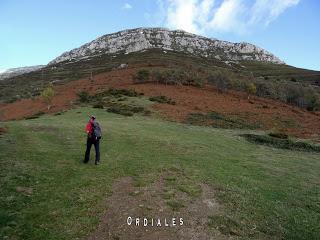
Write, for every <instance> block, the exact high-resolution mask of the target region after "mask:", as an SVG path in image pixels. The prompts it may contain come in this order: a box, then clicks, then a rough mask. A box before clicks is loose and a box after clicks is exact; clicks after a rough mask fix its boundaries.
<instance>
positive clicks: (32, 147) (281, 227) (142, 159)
mask: <svg viewBox="0 0 320 240" xmlns="http://www.w3.org/2000/svg"><path fill="white" fill-rule="evenodd" d="M91 113H93V114H95V115H96V116H97V117H98V119H99V121H100V124H101V125H102V127H103V130H104V139H103V141H102V142H101V144H102V145H101V152H102V155H101V161H102V164H101V165H99V166H95V165H94V164H93V161H91V162H90V163H89V164H88V165H85V164H83V163H82V160H83V155H84V150H85V138H86V136H85V133H84V125H85V123H86V121H87V116H88V114H91ZM0 127H6V128H7V129H8V132H7V133H5V134H4V135H1V136H0V164H1V168H0V179H1V180H0V184H1V190H0V191H1V192H0V239H77V238H86V236H88V234H89V233H90V232H92V231H93V230H94V229H95V228H96V227H97V224H98V223H99V219H100V217H101V216H102V214H103V213H104V211H105V201H106V198H107V197H108V196H111V195H112V191H111V186H112V184H113V183H114V181H115V180H116V179H117V178H119V177H123V176H131V177H133V179H134V181H135V183H136V185H148V184H150V183H151V182H153V181H155V180H156V179H157V178H158V175H159V173H160V172H161V171H163V169H168V168H175V169H179V171H182V172H184V173H185V174H186V175H188V179H189V180H188V181H189V184H188V185H187V186H181V187H180V189H181V190H182V191H185V192H190V194H194V195H197V194H196V193H197V187H196V186H198V185H199V184H200V183H207V184H209V185H210V186H213V187H214V188H215V189H216V191H217V194H216V197H217V198H218V201H219V203H221V204H223V206H224V213H223V215H222V216H219V217H215V216H212V217H211V218H210V219H209V223H210V224H208V228H217V227H219V225H223V226H224V227H225V228H226V227H227V228H228V227H229V228H237V236H234V237H236V238H240V239H248V238H249V239H250V238H251V239H259V238H260V239H318V237H319V236H320V228H319V222H320V175H319V172H320V158H319V156H320V155H319V154H316V153H308V152H298V151H290V150H283V149H276V148H271V147H268V146H261V145H255V144H253V143H249V142H247V141H246V140H245V139H244V138H242V137H240V136H239V134H243V133H247V132H248V131H246V130H224V129H215V128H209V127H200V126H199V127H198V126H191V125H184V124H177V123H173V122H166V121H163V120H159V119H155V118H152V117H145V116H139V115H135V116H133V117H125V116H121V115H117V114H113V113H108V112H106V111H105V110H102V109H92V108H87V107H81V108H77V109H73V110H70V111H68V112H66V113H62V114H61V115H57V116H53V115H51V116H49V115H48V116H47V115H44V116H41V117H40V118H36V119H30V120H21V121H11V122H6V123H1V124H0ZM250 132H254V131H250ZM177 184H179V183H177ZM177 187H179V186H177ZM194 189H195V190H194ZM172 200H174V199H172ZM172 202H173V201H171V202H168V204H170V203H171V204H172ZM230 219H232V220H230ZM223 233H224V234H228V231H225V232H223Z"/></svg>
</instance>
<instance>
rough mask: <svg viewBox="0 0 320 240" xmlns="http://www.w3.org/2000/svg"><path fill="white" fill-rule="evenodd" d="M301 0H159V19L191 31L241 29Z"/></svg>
mask: <svg viewBox="0 0 320 240" xmlns="http://www.w3.org/2000/svg"><path fill="white" fill-rule="evenodd" d="M299 1H300V0H255V1H250V0H247V1H245V0H222V1H220V2H219V3H217V2H216V1H215V0H158V6H159V9H160V10H161V11H163V12H164V14H163V15H164V16H163V18H164V21H162V23H163V24H164V25H165V26H167V27H169V28H172V29H182V30H185V31H188V32H192V33H205V32H207V31H221V32H235V33H244V32H247V31H249V30H250V29H251V28H252V27H255V26H257V25H264V26H267V25H268V24H269V23H270V22H272V21H274V20H275V19H277V17H278V16H280V15H281V14H282V13H283V12H284V11H285V10H286V9H288V8H290V7H292V6H295V5H297V4H298V3H299Z"/></svg>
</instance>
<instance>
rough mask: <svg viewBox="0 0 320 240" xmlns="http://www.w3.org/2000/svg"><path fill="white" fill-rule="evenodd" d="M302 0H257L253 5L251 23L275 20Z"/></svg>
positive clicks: (266, 22) (264, 22) (266, 23)
mask: <svg viewBox="0 0 320 240" xmlns="http://www.w3.org/2000/svg"><path fill="white" fill-rule="evenodd" d="M299 1H300V0H282V1H279V0H256V2H255V4H254V5H253V6H252V9H251V12H252V15H251V19H250V23H263V24H265V25H268V24H269V23H270V22H272V21H274V20H275V19H276V18H277V17H278V16H279V15H280V14H281V13H283V12H284V11H285V10H286V9H287V8H289V7H292V6H295V5H297V4H298V3H299Z"/></svg>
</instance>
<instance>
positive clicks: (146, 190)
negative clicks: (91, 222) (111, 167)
mask: <svg viewBox="0 0 320 240" xmlns="http://www.w3.org/2000/svg"><path fill="white" fill-rule="evenodd" d="M165 178H166V176H165V175H162V176H160V179H158V181H155V182H154V183H153V184H151V185H149V186H146V187H136V186H135V185H134V181H133V179H132V178H130V177H124V178H121V179H119V180H118V181H117V182H116V183H115V184H114V186H113V195H112V196H111V197H109V198H108V199H107V202H106V208H107V210H106V213H105V215H104V216H103V218H102V219H101V222H100V224H99V226H98V228H97V229H96V231H95V232H93V233H92V235H91V236H90V237H89V239H90V240H93V239H145V240H147V239H148V240H152V239H200V240H202V239H204V240H206V239H232V236H227V235H224V234H222V233H220V232H219V231H218V230H216V229H210V228H209V227H208V217H209V216H213V215H217V214H219V213H221V211H222V208H223V206H221V205H220V204H219V203H218V202H217V201H216V199H215V191H214V190H213V188H211V187H210V186H208V185H206V184H202V185H201V194H200V195H199V196H197V197H191V196H189V195H188V194H186V193H185V192H182V191H180V192H179V191H175V190H172V189H171V190H168V185H167V184H166V180H165ZM169 181H170V179H169ZM170 191H172V192H173V194H172V195H174V200H173V199H168V197H166V196H168V194H169V195H170V194H171V193H170ZM172 202H174V203H175V204H174V205H173V204H169V203H172ZM175 207H176V208H175ZM173 218H174V219H173ZM180 218H182V220H180ZM137 219H139V223H137V222H136V221H137ZM145 219H146V220H145ZM159 221H160V224H161V226H159ZM173 221H174V222H173ZM180 221H183V224H181V222H180ZM129 223H130V225H129ZM166 225H168V226H166ZM174 225H175V226H174Z"/></svg>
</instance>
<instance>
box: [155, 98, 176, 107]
mask: <svg viewBox="0 0 320 240" xmlns="http://www.w3.org/2000/svg"><path fill="white" fill-rule="evenodd" d="M149 100H150V101H153V102H158V103H167V104H171V105H175V104H176V102H175V101H173V100H172V99H171V98H169V97H166V96H155V97H150V98H149Z"/></svg>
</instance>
